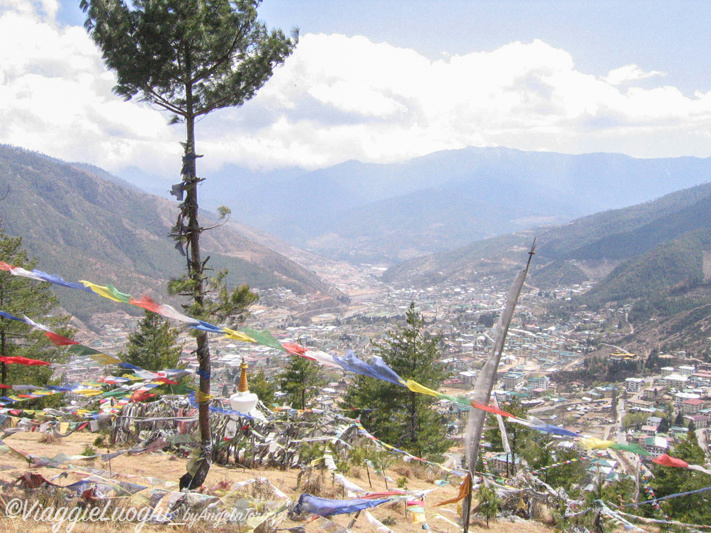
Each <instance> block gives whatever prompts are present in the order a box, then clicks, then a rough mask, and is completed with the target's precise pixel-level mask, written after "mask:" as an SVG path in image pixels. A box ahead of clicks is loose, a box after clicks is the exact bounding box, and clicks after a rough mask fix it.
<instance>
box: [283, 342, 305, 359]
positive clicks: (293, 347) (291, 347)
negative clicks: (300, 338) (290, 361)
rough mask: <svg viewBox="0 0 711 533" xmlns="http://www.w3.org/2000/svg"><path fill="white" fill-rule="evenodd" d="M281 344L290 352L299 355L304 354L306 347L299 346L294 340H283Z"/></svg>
mask: <svg viewBox="0 0 711 533" xmlns="http://www.w3.org/2000/svg"><path fill="white" fill-rule="evenodd" d="M282 346H283V347H284V349H285V350H286V351H287V352H289V353H290V354H293V355H301V356H304V355H306V349H305V348H304V347H303V346H299V345H298V344H296V343H295V342H285V343H283V344H282ZM310 359H311V358H310Z"/></svg>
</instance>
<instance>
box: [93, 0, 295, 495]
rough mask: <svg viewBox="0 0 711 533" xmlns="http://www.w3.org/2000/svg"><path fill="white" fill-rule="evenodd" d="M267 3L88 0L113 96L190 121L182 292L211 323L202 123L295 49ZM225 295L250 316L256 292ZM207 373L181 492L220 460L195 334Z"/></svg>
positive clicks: (205, 351) (252, 89)
mask: <svg viewBox="0 0 711 533" xmlns="http://www.w3.org/2000/svg"><path fill="white" fill-rule="evenodd" d="M260 4H261V0H133V1H131V2H126V1H124V0H81V2H80V6H81V8H82V9H83V10H84V12H85V13H86V15H87V20H86V28H87V30H88V31H89V33H90V34H91V36H92V38H93V39H94V41H95V42H96V43H97V44H98V45H99V47H100V48H101V50H102V52H103V58H104V61H105V63H106V65H107V66H108V67H109V68H110V69H112V70H113V71H115V72H116V76H117V79H118V80H117V84H116V86H115V87H114V91H115V92H116V93H117V94H119V95H121V96H123V97H125V98H126V99H131V98H133V97H134V96H139V98H140V99H141V100H143V101H146V102H149V103H151V104H154V105H156V106H158V107H159V108H162V109H164V110H167V111H168V112H170V113H171V114H172V115H173V121H174V122H183V123H184V124H185V133H186V139H185V144H184V154H183V167H182V177H183V180H182V183H181V184H180V186H179V187H177V188H175V194H176V196H179V198H180V199H182V198H183V193H184V194H185V200H184V201H183V202H182V203H181V204H180V214H179V217H178V220H177V222H176V224H175V226H174V228H173V236H174V238H175V239H176V240H177V241H178V246H179V247H180V249H181V250H183V247H184V253H185V257H186V270H187V274H186V277H185V279H183V280H182V281H181V282H180V283H178V284H175V285H174V286H173V287H174V289H175V290H176V291H178V292H179V293H181V294H187V295H189V296H190V297H191V299H192V302H193V303H192V305H191V306H190V307H189V308H188V311H189V312H190V313H191V314H192V316H194V317H196V318H199V319H203V320H209V319H210V318H214V316H210V315H209V310H208V308H207V307H208V298H207V292H208V289H209V284H208V281H207V276H206V267H205V264H206V262H207V259H203V258H202V256H201V253H200V234H201V233H202V232H203V230H204V228H202V227H201V226H200V223H199V221H198V196H197V186H198V184H199V183H200V182H201V181H203V179H202V178H199V177H198V174H197V168H196V164H195V161H196V159H197V158H199V157H200V156H199V155H198V154H197V151H196V142H195V121H196V119H198V118H199V117H201V116H205V115H207V114H208V113H211V112H212V111H215V110H217V109H221V108H225V107H234V106H240V105H242V104H243V103H244V102H246V101H247V100H249V99H250V98H252V97H253V96H254V94H255V93H256V91H257V90H258V89H259V88H261V87H262V86H263V85H264V84H265V83H266V82H267V80H268V79H269V78H270V77H271V75H272V72H273V69H274V68H275V67H276V66H277V65H279V64H280V63H282V62H283V61H284V59H286V57H288V56H289V54H290V53H291V52H292V50H293V48H294V46H295V45H296V40H297V35H296V32H294V34H293V36H292V37H291V38H289V37H286V36H285V35H284V33H282V32H281V31H280V30H272V31H268V30H267V28H266V26H265V25H264V24H263V23H262V22H260V21H258V20H257V8H258V6H259V5H260ZM243 289H244V288H241V289H238V290H237V291H236V292H235V293H233V294H223V296H224V297H225V298H224V300H223V302H225V303H226V304H227V303H232V304H236V309H237V311H241V310H243V309H244V307H245V305H246V303H247V302H246V301H245V300H239V297H240V296H246V297H247V298H248V300H252V299H253V298H254V297H253V296H251V297H250V296H248V291H245V290H243ZM196 342H197V349H196V352H197V357H198V364H199V375H200V385H199V390H200V393H201V394H200V398H203V400H202V401H200V402H199V409H198V413H199V414H198V416H199V427H200V434H201V448H202V450H201V454H200V457H199V460H198V461H197V463H196V465H192V466H191V467H190V469H189V470H190V471H189V472H188V473H187V474H186V475H185V476H183V478H182V479H181V487H188V488H191V489H192V488H198V487H199V486H200V485H202V483H203V482H204V480H205V478H206V477H207V473H208V471H209V468H210V461H211V456H212V449H211V437H210V420H209V406H208V403H207V401H205V400H204V398H206V397H208V395H209V394H210V348H209V343H208V338H207V333H206V332H204V331H200V332H198V333H197V334H196Z"/></svg>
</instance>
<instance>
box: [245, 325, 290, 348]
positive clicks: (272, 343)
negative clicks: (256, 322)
mask: <svg viewBox="0 0 711 533" xmlns="http://www.w3.org/2000/svg"><path fill="white" fill-rule="evenodd" d="M242 333H244V334H246V335H249V336H250V337H252V338H253V339H254V340H255V341H257V344H261V345H263V346H269V347H270V348H276V349H277V350H281V351H283V352H285V351H286V349H285V348H284V347H283V346H282V345H281V343H280V342H279V341H278V340H276V339H275V338H274V336H273V335H272V334H271V333H269V332H268V331H267V330H264V331H257V330H256V329H250V328H243V329H242Z"/></svg>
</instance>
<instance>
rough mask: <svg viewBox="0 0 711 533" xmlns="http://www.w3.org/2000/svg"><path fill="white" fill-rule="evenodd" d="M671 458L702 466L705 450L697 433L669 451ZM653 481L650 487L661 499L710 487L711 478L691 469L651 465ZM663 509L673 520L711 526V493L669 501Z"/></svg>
mask: <svg viewBox="0 0 711 533" xmlns="http://www.w3.org/2000/svg"><path fill="white" fill-rule="evenodd" d="M669 455H671V456H672V457H675V458H677V459H682V460H683V461H686V462H687V463H689V464H697V465H703V464H704V463H705V457H704V451H703V450H702V449H701V447H700V446H699V443H698V441H697V439H696V434H695V433H694V432H691V431H689V432H688V433H687V434H686V436H685V437H684V438H683V439H682V440H681V441H679V443H678V444H676V445H675V446H674V447H673V448H672V449H671V450H670V451H669ZM652 474H653V475H654V480H653V481H652V483H651V485H652V488H653V489H654V492H655V493H656V495H657V497H658V498H661V497H663V496H668V495H670V494H677V493H680V492H691V491H694V490H697V489H701V488H704V487H708V486H709V485H711V476H710V475H708V474H704V473H703V472H698V471H695V470H689V469H687V468H675V467H669V466H661V465H657V464H654V463H653V464H652ZM661 505H662V509H664V511H665V512H666V513H667V514H669V516H671V517H672V518H673V519H675V520H679V521H681V522H691V523H694V524H710V523H711V494H709V492H702V493H699V494H689V495H686V496H684V497H681V498H670V499H668V500H665V501H664V502H662V504H661Z"/></svg>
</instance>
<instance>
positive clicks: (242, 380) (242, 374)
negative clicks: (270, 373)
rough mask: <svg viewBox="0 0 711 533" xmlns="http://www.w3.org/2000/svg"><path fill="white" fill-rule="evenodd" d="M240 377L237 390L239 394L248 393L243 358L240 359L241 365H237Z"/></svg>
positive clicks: (245, 364)
mask: <svg viewBox="0 0 711 533" xmlns="http://www.w3.org/2000/svg"><path fill="white" fill-rule="evenodd" d="M239 368H240V375H239V387H238V389H237V390H239V391H240V392H249V385H247V368H249V367H248V366H247V363H245V362H244V357H243V358H242V364H241V365H239Z"/></svg>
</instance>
